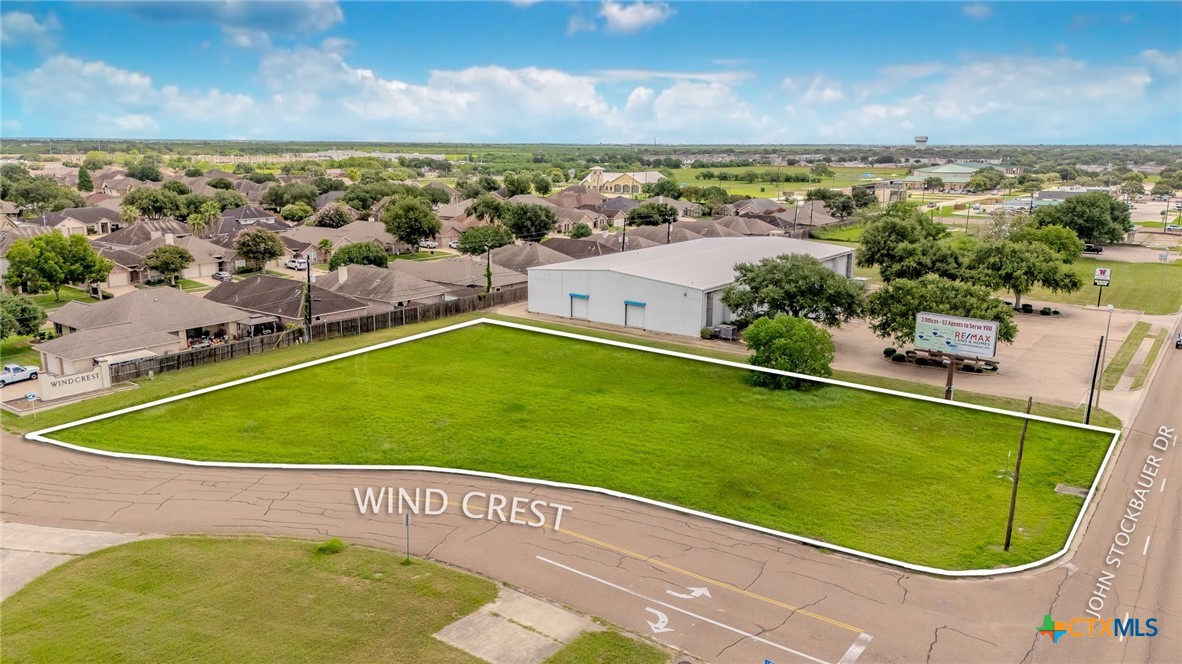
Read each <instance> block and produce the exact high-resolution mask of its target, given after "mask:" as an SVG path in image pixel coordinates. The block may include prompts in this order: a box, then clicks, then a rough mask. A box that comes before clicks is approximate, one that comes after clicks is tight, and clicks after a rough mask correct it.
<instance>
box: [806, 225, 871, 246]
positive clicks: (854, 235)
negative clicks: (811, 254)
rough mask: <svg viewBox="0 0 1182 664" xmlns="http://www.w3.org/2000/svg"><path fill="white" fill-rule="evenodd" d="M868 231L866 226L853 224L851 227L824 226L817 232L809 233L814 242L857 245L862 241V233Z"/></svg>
mask: <svg viewBox="0 0 1182 664" xmlns="http://www.w3.org/2000/svg"><path fill="white" fill-rule="evenodd" d="M864 230H866V224H852V225H850V226H840V227H829V226H822V227H821V228H817V229H815V230H812V231H809V238H810V239H813V240H830V241H837V242H848V243H851V244H853V245H857V243H858V242H861V241H862V231H864Z"/></svg>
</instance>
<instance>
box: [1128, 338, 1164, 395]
mask: <svg viewBox="0 0 1182 664" xmlns="http://www.w3.org/2000/svg"><path fill="white" fill-rule="evenodd" d="M1169 336H1170V333H1169V331H1167V330H1158V332H1157V334H1155V335H1153V344H1152V345H1151V346H1150V347H1149V354H1148V355H1146V356H1145V361H1144V362H1142V363H1141V366H1140V367H1139V368H1138V369H1137V375H1135V376H1133V384H1132V386H1131V387H1132V389H1134V390H1139V389H1141V388H1142V387H1145V379H1147V378H1149V370H1150V369H1152V368H1153V363H1154V362H1156V361H1157V356H1158V353H1160V352H1161V349H1162V346H1165V343H1166V339H1167V338H1168V337H1169Z"/></svg>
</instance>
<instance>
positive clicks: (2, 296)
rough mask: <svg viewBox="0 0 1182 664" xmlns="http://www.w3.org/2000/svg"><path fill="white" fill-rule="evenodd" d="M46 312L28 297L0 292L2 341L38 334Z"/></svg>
mask: <svg viewBox="0 0 1182 664" xmlns="http://www.w3.org/2000/svg"><path fill="white" fill-rule="evenodd" d="M44 322H45V310H44V309H42V308H41V307H39V306H37V305H36V304H34V303H33V301H32V300H30V299H29V298H27V297H23V296H20V295H13V294H11V293H7V292H4V291H0V339H7V338H8V337H13V336H30V335H33V334H37V330H38V328H40V327H41V325H42V323H44Z"/></svg>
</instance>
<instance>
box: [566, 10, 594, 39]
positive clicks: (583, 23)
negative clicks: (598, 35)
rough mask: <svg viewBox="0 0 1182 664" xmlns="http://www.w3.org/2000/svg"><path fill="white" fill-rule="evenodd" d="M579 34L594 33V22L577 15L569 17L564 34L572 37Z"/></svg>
mask: <svg viewBox="0 0 1182 664" xmlns="http://www.w3.org/2000/svg"><path fill="white" fill-rule="evenodd" d="M579 32H595V21H592V20H590V19H587V18H583V17H582V16H579V15H578V14H575V15H574V16H571V17H570V20H569V21H567V23H566V34H568V35H573V34H576V33H579Z"/></svg>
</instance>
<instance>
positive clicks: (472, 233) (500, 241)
mask: <svg viewBox="0 0 1182 664" xmlns="http://www.w3.org/2000/svg"><path fill="white" fill-rule="evenodd" d="M507 244H513V234H512V233H510V232H509V229H508V228H505V227H504V226H502V225H500V224H489V225H488V226H476V227H475V228H469V229H468V230H466V231H464V232H463V233H460V240H459V242H458V248H459V250H460V253H461V254H469V255H473V256H475V255H479V254H483V253H484V252H485V251H488V250H490V249H496V248H497V247H503V246H505V245H507Z"/></svg>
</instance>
